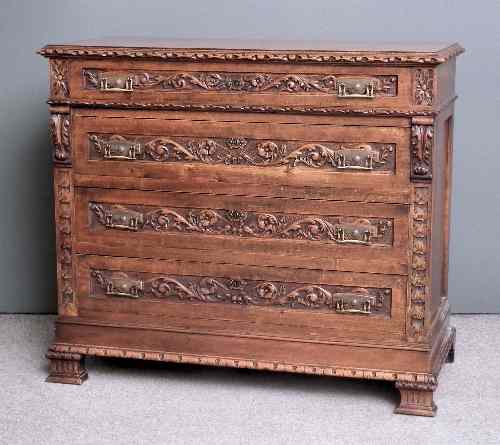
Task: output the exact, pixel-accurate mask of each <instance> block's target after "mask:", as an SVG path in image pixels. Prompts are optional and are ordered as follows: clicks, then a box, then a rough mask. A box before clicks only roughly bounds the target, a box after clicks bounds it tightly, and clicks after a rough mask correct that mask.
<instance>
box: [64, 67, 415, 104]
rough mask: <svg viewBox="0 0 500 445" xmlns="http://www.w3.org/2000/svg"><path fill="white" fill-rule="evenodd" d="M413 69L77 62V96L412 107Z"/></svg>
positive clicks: (73, 87)
mask: <svg viewBox="0 0 500 445" xmlns="http://www.w3.org/2000/svg"><path fill="white" fill-rule="evenodd" d="M411 86H412V76H411V70H410V69H409V68H401V67H372V66H369V67H362V66H361V67H360V66H314V65H313V66H311V65H293V66H290V65H285V64H257V63H255V64H248V63H247V64H241V63H231V64H220V63H219V64H217V63H178V62H169V63H161V62H143V61H123V60H113V61H97V60H76V61H72V62H70V69H69V88H68V90H69V96H70V98H71V99H75V100H82V101H96V102H104V103H125V104H127V103H129V104H137V103H139V104H148V105H149V104H151V105H153V104H167V103H168V104H179V105H183V106H186V105H203V104H211V105H224V106H225V107H234V108H241V107H245V106H249V107H252V106H253V107H264V106H265V107H276V108H279V107H300V106H309V107H342V108H344V107H345V108H350V109H356V108H395V109H398V108H407V107H408V106H409V105H410V104H412V102H413V101H412V94H411Z"/></svg>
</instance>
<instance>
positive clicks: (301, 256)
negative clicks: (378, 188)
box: [76, 188, 408, 274]
mask: <svg viewBox="0 0 500 445" xmlns="http://www.w3.org/2000/svg"><path fill="white" fill-rule="evenodd" d="M76 212H77V217H76V227H77V230H76V232H77V240H78V241H81V243H82V245H84V246H85V247H82V248H83V249H88V248H89V246H90V245H95V246H96V247H95V248H99V249H100V251H101V252H102V251H104V250H105V249H106V248H108V250H107V254H110V255H115V254H116V252H118V254H119V255H123V256H142V257H143V256H148V257H159V258H168V257H169V255H170V254H169V252H168V250H166V248H177V249H178V248H180V249H189V250H193V249H195V250H198V251H201V252H205V251H210V252H211V254H215V255H219V256H220V258H222V259H223V258H224V257H227V255H231V258H232V260H231V261H233V262H245V263H248V262H250V263H252V262H255V261H257V259H256V258H257V257H262V258H267V261H271V263H270V265H274V264H280V261H281V264H283V263H284V264H285V265H287V264H289V262H290V261H295V262H297V264H298V265H300V266H301V267H313V268H314V267H322V268H334V269H344V270H357V271H362V272H381V273H402V274H406V273H407V266H406V265H407V245H408V222H407V218H408V214H407V212H408V209H407V206H405V205H394V204H393V205H389V204H374V203H372V204H365V205H361V204H359V203H348V202H334V201H332V202H327V201H325V202H318V201H317V200H297V199H271V198H261V197H260V198H258V197H252V198H249V197H244V196H222V195H207V194H192V193H189V194H186V193H176V192H150V191H139V190H136V191H134V190H123V191H121V190H99V189H87V188H78V189H77V197H76ZM224 251H226V253H225V254H224V253H223V252H224ZM200 254H201V255H204V253H200ZM291 258H293V259H291ZM254 264H260V263H259V262H257V263H254ZM302 265H305V266H302Z"/></svg>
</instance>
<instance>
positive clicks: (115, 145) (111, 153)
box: [89, 135, 144, 161]
mask: <svg viewBox="0 0 500 445" xmlns="http://www.w3.org/2000/svg"><path fill="white" fill-rule="evenodd" d="M89 140H90V142H91V143H93V144H94V146H95V149H96V151H97V152H98V153H102V155H103V157H104V159H118V160H129V161H134V160H136V159H140V158H142V157H143V154H144V148H143V146H142V145H141V144H140V143H138V142H130V141H127V140H126V139H125V138H122V137H121V136H113V137H112V138H110V139H107V140H105V139H102V138H99V137H97V136H96V135H92V136H90V138H89Z"/></svg>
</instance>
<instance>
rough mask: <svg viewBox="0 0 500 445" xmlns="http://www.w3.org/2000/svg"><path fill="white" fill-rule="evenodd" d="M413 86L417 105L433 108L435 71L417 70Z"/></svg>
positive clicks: (429, 69)
mask: <svg viewBox="0 0 500 445" xmlns="http://www.w3.org/2000/svg"><path fill="white" fill-rule="evenodd" d="M413 85H414V95H413V99H414V101H415V104H417V105H427V106H431V105H432V103H433V101H434V70H433V69H432V68H418V69H416V70H415V71H414V80H413Z"/></svg>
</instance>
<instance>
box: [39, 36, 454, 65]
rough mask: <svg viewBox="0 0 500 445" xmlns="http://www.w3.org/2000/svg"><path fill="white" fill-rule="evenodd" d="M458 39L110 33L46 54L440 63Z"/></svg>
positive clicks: (52, 47) (49, 47) (47, 49)
mask: <svg viewBox="0 0 500 445" xmlns="http://www.w3.org/2000/svg"><path fill="white" fill-rule="evenodd" d="M463 51H464V50H463V48H462V47H461V46H460V45H459V44H457V43H440V42H435V43H384V42H379V43H374V42H365V43H363V42H333V41H292V40H290V41H286V40H282V41H268V40H236V39H232V40H209V39H207V40H184V39H180V40H159V39H156V40H145V39H140V38H111V39H105V40H85V41H80V42H74V43H66V44H59V45H47V46H45V47H43V48H42V49H41V50H40V51H39V54H41V55H43V56H45V57H80V58H96V57H97V58H101V57H128V58H148V59H176V60H191V61H192V60H219V61H222V60H223V61H259V62H266V61H269V62H302V63H303V62H314V63H332V62H337V63H356V64H365V63H386V64H398V65H401V64H403V65H408V64H438V63H442V62H445V61H446V60H448V59H449V58H450V57H454V56H457V55H458V54H461V53H462V52H463Z"/></svg>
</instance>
